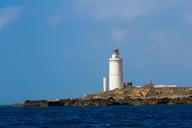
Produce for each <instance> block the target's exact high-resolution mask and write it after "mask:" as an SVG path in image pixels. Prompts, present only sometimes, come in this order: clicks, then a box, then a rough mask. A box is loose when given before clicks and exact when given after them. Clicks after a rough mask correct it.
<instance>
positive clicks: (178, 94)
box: [13, 86, 192, 107]
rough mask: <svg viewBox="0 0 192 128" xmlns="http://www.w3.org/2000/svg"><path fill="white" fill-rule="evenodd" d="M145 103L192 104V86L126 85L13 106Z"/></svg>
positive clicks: (27, 101) (28, 101)
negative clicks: (93, 92)
mask: <svg viewBox="0 0 192 128" xmlns="http://www.w3.org/2000/svg"><path fill="white" fill-rule="evenodd" d="M144 104H192V87H163V88H155V87H153V86H144V87H142V88H137V87H125V88H122V89H115V90H113V91H107V92H99V93H96V94H87V95H85V96H83V97H80V98H67V99H60V100H35V101H34V100H26V101H25V102H24V103H20V104H14V105H13V106H15V107H22V106H110V105H144Z"/></svg>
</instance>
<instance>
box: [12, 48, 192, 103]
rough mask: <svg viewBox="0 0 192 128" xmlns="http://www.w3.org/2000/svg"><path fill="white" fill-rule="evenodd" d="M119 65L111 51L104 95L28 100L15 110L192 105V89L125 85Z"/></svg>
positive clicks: (118, 58)
mask: <svg viewBox="0 0 192 128" xmlns="http://www.w3.org/2000/svg"><path fill="white" fill-rule="evenodd" d="M122 61H123V60H122V58H121V56H120V52H119V49H114V50H113V52H112V55H111V57H110V58H109V80H107V78H106V77H103V92H98V93H96V94H87V95H85V96H82V97H79V98H68V99H60V100H40V101H31V100H27V101H25V102H24V103H19V104H15V105H14V106H104V105H105V106H106V105H138V104H192V87H177V86H176V85H173V86H172V85H171V86H170V85H154V84H152V81H151V80H149V82H148V83H147V84H146V85H144V86H142V87H141V86H133V85H132V82H124V81H123V64H122ZM108 81H109V84H108Z"/></svg>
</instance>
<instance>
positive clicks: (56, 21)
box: [49, 14, 63, 27]
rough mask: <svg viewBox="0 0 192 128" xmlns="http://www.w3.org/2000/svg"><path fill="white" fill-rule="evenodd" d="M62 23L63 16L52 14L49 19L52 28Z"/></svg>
mask: <svg viewBox="0 0 192 128" xmlns="http://www.w3.org/2000/svg"><path fill="white" fill-rule="evenodd" d="M62 22H63V16H62V15H59V14H54V15H52V16H50V17H49V24H50V25H51V26H52V27H55V26H57V25H60V24H61V23H62Z"/></svg>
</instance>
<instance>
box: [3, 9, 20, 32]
mask: <svg viewBox="0 0 192 128" xmlns="http://www.w3.org/2000/svg"><path fill="white" fill-rule="evenodd" d="M21 10H22V8H21V7H11V6H8V7H4V8H2V9H0V29H1V28H3V27H5V26H7V25H8V24H10V23H11V22H13V21H15V20H17V19H18V18H19V16H20V13H21Z"/></svg>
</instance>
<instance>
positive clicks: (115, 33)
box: [111, 28, 127, 43]
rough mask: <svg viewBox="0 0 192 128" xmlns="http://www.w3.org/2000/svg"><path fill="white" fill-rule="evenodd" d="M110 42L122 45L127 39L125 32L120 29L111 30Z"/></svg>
mask: <svg viewBox="0 0 192 128" xmlns="http://www.w3.org/2000/svg"><path fill="white" fill-rule="evenodd" d="M111 36H112V40H113V41H115V42H116V43H122V42H124V41H125V39H126V37H127V30H124V29H120V28H113V29H112V30H111Z"/></svg>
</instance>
